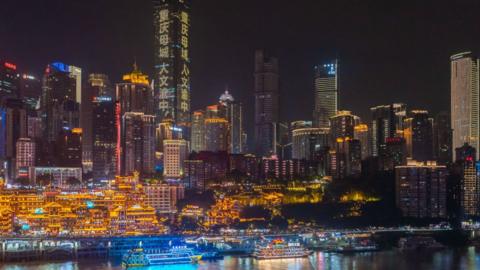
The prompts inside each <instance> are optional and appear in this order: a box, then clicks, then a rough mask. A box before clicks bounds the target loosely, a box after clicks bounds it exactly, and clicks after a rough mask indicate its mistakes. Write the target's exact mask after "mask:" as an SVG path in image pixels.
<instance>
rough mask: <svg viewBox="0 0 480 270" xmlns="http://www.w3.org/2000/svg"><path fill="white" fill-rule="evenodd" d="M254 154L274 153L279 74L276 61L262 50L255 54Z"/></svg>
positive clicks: (267, 154) (266, 154) (265, 154)
mask: <svg viewBox="0 0 480 270" xmlns="http://www.w3.org/2000/svg"><path fill="white" fill-rule="evenodd" d="M254 91H255V138H254V140H255V153H256V154H257V155H260V156H269V155H272V154H274V153H275V148H276V138H275V135H276V130H275V129H276V124H277V123H278V120H279V119H278V113H279V112H278V106H279V105H278V102H279V101H278V99H279V97H278V96H279V73H278V59H277V58H274V57H270V56H268V55H267V54H266V53H265V52H264V51H263V50H257V51H256V52H255V73H254Z"/></svg>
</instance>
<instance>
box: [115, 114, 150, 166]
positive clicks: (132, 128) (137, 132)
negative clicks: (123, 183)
mask: <svg viewBox="0 0 480 270" xmlns="http://www.w3.org/2000/svg"><path fill="white" fill-rule="evenodd" d="M120 136H121V138H120V143H121V145H120V149H119V150H118V148H117V153H118V152H120V153H121V157H120V163H119V164H120V172H121V174H123V175H132V174H133V173H134V172H135V171H137V172H139V173H140V174H142V175H149V174H152V173H153V172H154V166H155V116H153V115H146V114H144V113H139V112H127V113H125V114H124V115H123V122H122V131H121V135H120ZM117 141H118V140H117ZM117 147H118V146H117Z"/></svg>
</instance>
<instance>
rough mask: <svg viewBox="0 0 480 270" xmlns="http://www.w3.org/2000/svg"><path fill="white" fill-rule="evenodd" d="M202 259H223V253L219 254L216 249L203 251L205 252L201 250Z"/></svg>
mask: <svg viewBox="0 0 480 270" xmlns="http://www.w3.org/2000/svg"><path fill="white" fill-rule="evenodd" d="M202 260H204V261H216V260H223V255H221V254H219V253H218V252H216V251H205V252H202Z"/></svg>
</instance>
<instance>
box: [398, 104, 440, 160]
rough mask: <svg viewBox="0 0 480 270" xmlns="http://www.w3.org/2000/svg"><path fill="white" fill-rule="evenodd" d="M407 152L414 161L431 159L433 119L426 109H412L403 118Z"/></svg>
mask: <svg viewBox="0 0 480 270" xmlns="http://www.w3.org/2000/svg"><path fill="white" fill-rule="evenodd" d="M404 128H405V129H404V132H403V133H404V135H403V137H404V138H405V140H406V144H407V153H408V156H409V157H410V158H412V159H413V160H416V161H427V160H433V119H432V118H430V117H429V114H428V112H427V111H423V110H413V111H411V117H409V118H406V119H405V120H404Z"/></svg>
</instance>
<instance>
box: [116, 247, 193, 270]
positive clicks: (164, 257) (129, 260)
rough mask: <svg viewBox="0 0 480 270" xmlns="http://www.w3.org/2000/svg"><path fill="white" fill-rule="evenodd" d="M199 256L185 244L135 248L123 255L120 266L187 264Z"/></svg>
mask: <svg viewBox="0 0 480 270" xmlns="http://www.w3.org/2000/svg"><path fill="white" fill-rule="evenodd" d="M201 257H202V256H201V255H198V254H195V252H194V251H193V249H191V248H187V247H186V246H174V247H171V248H170V249H167V250H145V249H143V248H135V249H132V250H130V251H129V252H128V253H127V254H125V255H123V258H122V266H123V267H125V268H129V267H140V266H149V265H165V264H188V263H196V262H198V261H199V260H200V259H201Z"/></svg>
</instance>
